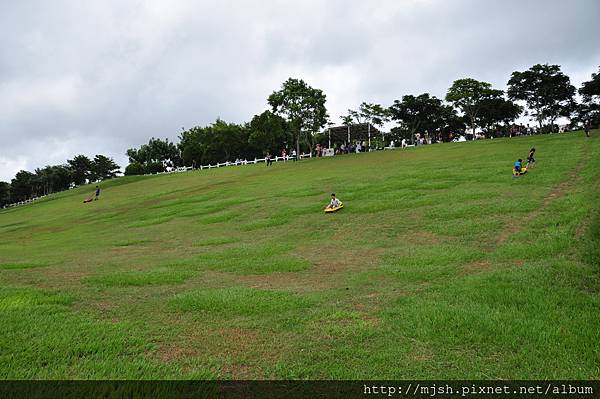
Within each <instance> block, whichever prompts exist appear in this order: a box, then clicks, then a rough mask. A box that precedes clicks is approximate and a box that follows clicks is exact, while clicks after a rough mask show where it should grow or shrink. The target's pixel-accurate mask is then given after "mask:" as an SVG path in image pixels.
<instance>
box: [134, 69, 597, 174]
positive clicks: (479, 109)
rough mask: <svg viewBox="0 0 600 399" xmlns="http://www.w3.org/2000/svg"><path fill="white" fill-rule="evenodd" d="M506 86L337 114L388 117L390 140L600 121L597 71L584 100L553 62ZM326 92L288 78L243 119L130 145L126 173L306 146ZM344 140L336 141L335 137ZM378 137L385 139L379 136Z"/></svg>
mask: <svg viewBox="0 0 600 399" xmlns="http://www.w3.org/2000/svg"><path fill="white" fill-rule="evenodd" d="M507 86H508V90H507V91H506V93H505V92H504V91H502V90H498V89H495V88H493V87H492V85H491V84H490V83H487V82H482V81H478V80H475V79H471V78H466V79H459V80H456V81H455V82H454V83H453V84H452V86H451V87H450V88H449V89H448V92H447V94H446V96H445V98H444V100H442V99H439V98H436V97H435V96H432V95H430V94H429V93H423V94H420V95H405V96H403V97H402V99H401V100H396V101H394V102H393V104H391V105H390V106H389V107H387V108H386V107H384V106H382V105H380V104H372V103H367V102H363V103H362V104H361V105H360V106H359V107H358V109H357V110H352V109H350V110H348V113H347V115H343V116H341V122H342V124H343V125H344V126H348V127H350V126H353V125H356V124H363V123H366V124H368V126H369V128H370V126H377V127H379V128H382V127H383V126H384V125H385V124H386V123H387V122H390V121H393V122H394V123H395V125H396V126H395V127H394V128H392V129H391V132H390V134H388V135H386V137H387V140H396V139H400V138H407V139H409V140H414V137H415V135H416V134H417V133H420V134H428V135H431V136H433V137H436V138H438V139H441V140H443V141H447V140H448V139H450V138H451V135H452V134H462V133H464V132H465V130H466V129H467V127H468V128H469V130H470V131H471V133H474V132H475V131H476V130H478V131H480V132H481V133H482V134H488V133H489V134H495V135H502V134H503V132H505V133H506V134H508V128H509V126H510V125H511V123H513V122H514V121H515V120H516V119H517V118H519V117H520V116H521V115H523V112H525V115H528V116H530V117H532V118H533V119H534V120H536V121H537V124H538V129H537V130H538V132H545V131H552V130H553V129H554V128H555V122H556V120H557V119H558V118H559V117H567V118H570V119H571V122H572V123H581V122H583V121H587V122H589V123H591V124H593V125H598V124H599V123H600V73H594V74H592V79H591V80H590V81H588V82H585V83H584V84H583V86H582V87H581V88H580V89H579V94H580V95H581V97H582V99H583V101H582V102H581V103H577V102H576V100H575V94H576V89H575V87H574V86H573V85H572V84H571V82H570V79H569V77H568V76H567V75H565V74H564V73H563V72H562V71H561V69H560V66H558V65H548V64H545V65H541V64H537V65H534V66H532V67H531V68H529V69H528V70H526V71H515V72H513V73H512V75H511V77H510V80H509V81H508V83H507ZM325 102H326V96H325V94H324V93H323V91H321V90H319V89H315V88H312V87H310V86H309V85H307V84H306V82H304V81H303V80H300V79H293V78H290V79H288V80H287V81H286V82H284V83H283V85H282V87H281V89H280V90H278V91H275V92H273V93H272V94H271V95H270V96H269V97H268V103H269V105H270V107H271V109H270V110H267V111H264V112H263V113H262V114H260V115H255V116H254V117H253V118H252V120H251V121H250V122H248V123H244V124H234V123H227V122H225V121H222V120H220V119H218V120H217V121H216V122H215V123H213V124H211V125H209V126H205V127H200V126H196V127H193V128H191V129H189V130H184V131H183V132H182V133H181V134H180V136H179V142H178V143H172V142H169V141H168V140H165V141H163V140H160V139H156V138H152V139H150V141H149V142H148V144H144V145H142V146H141V147H140V148H138V149H135V148H132V149H129V150H127V155H128V157H129V162H130V163H129V165H128V166H127V168H126V170H125V174H128V175H133V174H144V173H156V172H161V171H164V170H166V169H167V168H169V167H179V166H192V167H194V166H199V165H206V164H212V163H217V162H225V161H234V160H236V159H253V158H255V157H260V156H264V155H265V154H266V153H270V154H279V153H280V152H281V151H282V149H286V150H287V151H288V153H289V152H290V151H291V150H292V149H295V150H296V152H298V153H300V152H301V150H303V151H310V150H311V149H313V148H314V147H315V144H316V143H321V144H325V143H327V139H326V137H327V130H325V131H323V128H324V127H326V126H332V125H334V123H333V122H331V121H330V118H329V115H328V113H327V108H326V106H325ZM340 144H341V143H340ZM382 144H383V143H382Z"/></svg>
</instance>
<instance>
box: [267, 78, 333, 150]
mask: <svg viewBox="0 0 600 399" xmlns="http://www.w3.org/2000/svg"><path fill="white" fill-rule="evenodd" d="M268 102H269V105H270V106H271V108H272V110H273V112H274V113H276V114H278V115H281V116H284V117H285V118H286V119H287V121H288V123H289V125H288V126H289V127H290V129H291V131H292V134H293V137H294V141H295V142H296V151H297V152H298V155H299V154H300V136H301V135H302V134H306V135H309V136H310V137H309V139H312V135H313V133H316V132H318V131H319V130H320V129H321V128H322V127H323V126H325V124H326V123H327V119H328V117H329V116H328V115H327V108H326V107H325V102H326V96H325V94H324V93H323V91H322V90H319V89H314V88H312V87H310V86H309V85H308V84H306V82H304V81H303V80H301V79H293V78H289V79H288V80H286V81H285V82H284V83H283V85H282V87H281V89H280V90H279V91H274V92H273V93H272V94H271V95H270V96H269V98H268Z"/></svg>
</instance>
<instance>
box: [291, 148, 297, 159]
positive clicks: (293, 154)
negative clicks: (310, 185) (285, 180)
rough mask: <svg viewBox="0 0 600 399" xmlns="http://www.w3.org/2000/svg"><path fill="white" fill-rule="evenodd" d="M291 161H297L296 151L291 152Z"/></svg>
mask: <svg viewBox="0 0 600 399" xmlns="http://www.w3.org/2000/svg"><path fill="white" fill-rule="evenodd" d="M292 159H293V160H294V161H297V160H298V155H297V154H296V150H292Z"/></svg>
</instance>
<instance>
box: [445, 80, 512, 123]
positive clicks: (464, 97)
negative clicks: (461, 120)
mask: <svg viewBox="0 0 600 399" xmlns="http://www.w3.org/2000/svg"><path fill="white" fill-rule="evenodd" d="M501 95H502V92H501V91H500V90H495V89H492V85H491V84H489V83H487V82H481V81H479V80H475V79H471V78H466V79H458V80H455V81H454V83H453V84H452V86H451V87H450V88H449V89H448V93H447V94H446V101H448V102H451V103H452V104H454V106H455V107H456V108H458V109H459V110H460V111H461V112H463V114H464V115H465V117H466V118H468V119H469V121H470V122H471V130H472V133H473V134H475V126H476V120H477V118H478V116H479V113H480V112H481V108H482V106H483V101H484V100H486V99H490V98H494V97H498V96H501Z"/></svg>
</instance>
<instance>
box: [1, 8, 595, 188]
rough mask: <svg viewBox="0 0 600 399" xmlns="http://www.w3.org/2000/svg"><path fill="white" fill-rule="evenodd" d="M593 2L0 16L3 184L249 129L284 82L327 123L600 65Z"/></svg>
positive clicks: (585, 72)
mask: <svg viewBox="0 0 600 399" xmlns="http://www.w3.org/2000/svg"><path fill="white" fill-rule="evenodd" d="M599 20H600V1H597V0H573V1H564V0H557V1H548V0H535V1H533V0H532V1H527V0H519V1H507V0H495V1H492V0H488V1H484V0H474V1H467V0H452V1H448V0H439V1H433V0H390V1H385V0H369V1H365V0H362V1H361V0H356V1H354V0H347V1H333V0H315V1H308V0H303V1H301V2H295V1H271V0H256V1H243V0H238V1H225V0H220V1H199V0H194V1H172V0H169V1H167V0H162V1H109V0H98V1H92V0H86V1H80V0H74V1H60V0H53V1H27V0H19V1H9V0H6V1H1V2H0V180H7V181H9V180H10V179H11V178H12V177H13V176H14V174H15V173H16V172H17V171H18V170H20V169H28V170H33V169H35V168H37V167H43V166H45V165H47V164H57V163H63V162H65V160H66V159H68V158H71V157H73V156H74V155H76V154H80V153H82V154H86V155H88V156H93V155H94V154H105V155H108V156H111V157H113V158H114V159H115V160H116V161H117V162H118V163H119V164H120V165H121V166H123V167H124V166H125V165H126V163H127V158H126V156H125V151H126V150H127V148H131V147H134V146H135V147H137V146H139V145H141V144H143V143H145V142H147V140H148V139H149V138H150V137H151V136H154V137H161V138H169V139H171V140H176V139H177V136H178V133H179V132H180V130H181V127H185V128H189V127H192V126H195V125H205V124H208V123H210V122H212V121H214V120H215V119H216V118H217V117H220V118H222V119H224V120H226V121H229V122H244V121H247V120H249V119H250V118H251V117H252V116H253V115H255V114H258V113H260V112H262V111H263V110H265V109H266V108H267V104H266V99H267V97H268V95H269V94H270V93H271V92H272V91H273V90H276V89H278V88H279V87H280V85H281V83H282V82H283V81H285V80H286V79H287V78H288V77H297V78H302V79H304V80H306V81H307V82H308V83H309V84H310V85H312V86H313V87H317V88H320V89H323V90H324V92H325V94H326V95H327V106H328V109H329V111H330V114H331V116H332V119H333V120H334V121H335V122H336V123H337V122H339V116H340V115H341V114H343V113H344V112H345V111H346V110H347V109H348V108H356V107H357V106H358V104H360V102H362V101H368V102H377V103H381V104H383V105H389V104H390V103H391V102H392V101H393V100H394V99H399V98H401V97H402V96H403V95H405V94H420V93H423V92H429V93H432V94H434V95H436V96H439V97H443V96H444V95H445V92H446V89H447V88H448V87H449V86H450V85H451V83H452V81H454V80H455V79H458V78H462V77H473V78H476V79H479V80H485V81H488V82H490V83H492V84H493V85H494V86H495V87H497V88H500V89H505V87H506V82H507V80H508V79H509V77H510V73H511V72H513V71H515V70H523V69H527V68H528V67H530V66H531V65H533V64H535V63H546V62H548V63H557V64H560V65H561V66H562V68H563V71H564V72H565V73H567V74H568V75H569V76H570V77H571V80H572V83H573V84H575V85H576V86H577V87H579V86H580V84H581V82H582V81H584V80H589V79H590V75H591V73H592V72H596V71H597V70H598V65H600V45H599V41H598V36H597V25H598V21H599Z"/></svg>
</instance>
